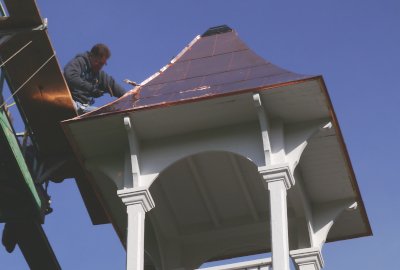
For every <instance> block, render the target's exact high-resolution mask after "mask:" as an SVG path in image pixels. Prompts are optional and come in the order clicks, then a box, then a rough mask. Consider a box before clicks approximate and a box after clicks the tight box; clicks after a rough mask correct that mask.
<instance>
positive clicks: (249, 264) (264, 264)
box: [198, 258, 272, 270]
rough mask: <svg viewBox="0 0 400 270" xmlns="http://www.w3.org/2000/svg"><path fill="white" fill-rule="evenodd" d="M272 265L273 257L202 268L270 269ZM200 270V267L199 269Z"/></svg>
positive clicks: (228, 269) (209, 269)
mask: <svg viewBox="0 0 400 270" xmlns="http://www.w3.org/2000/svg"><path fill="white" fill-rule="evenodd" d="M271 265H272V262H271V258H266V259H257V260H251V261H244V262H238V263H230V264H224V265H219V266H213V267H206V268H201V270H253V269H254V270H269V269H271V268H270V266H271ZM198 270H199V269H198Z"/></svg>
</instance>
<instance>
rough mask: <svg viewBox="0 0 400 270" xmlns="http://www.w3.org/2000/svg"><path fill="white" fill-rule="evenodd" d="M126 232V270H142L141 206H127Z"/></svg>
mask: <svg viewBox="0 0 400 270" xmlns="http://www.w3.org/2000/svg"><path fill="white" fill-rule="evenodd" d="M127 213H128V232H127V243H126V253H127V254H126V269H127V270H142V269H143V263H144V219H145V212H144V209H143V207H142V206H141V205H139V204H133V205H128V206H127Z"/></svg>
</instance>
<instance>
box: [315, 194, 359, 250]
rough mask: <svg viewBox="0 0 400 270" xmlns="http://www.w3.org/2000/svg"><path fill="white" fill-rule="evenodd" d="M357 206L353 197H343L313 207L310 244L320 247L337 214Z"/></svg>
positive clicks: (354, 208)
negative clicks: (315, 207)
mask: <svg viewBox="0 0 400 270" xmlns="http://www.w3.org/2000/svg"><path fill="white" fill-rule="evenodd" d="M357 206H358V204H357V202H356V201H355V200H354V199H344V200H339V201H335V202H331V203H327V204H325V205H322V206H319V207H318V208H317V209H313V214H312V215H313V222H312V229H313V230H312V233H313V235H312V246H314V247H318V248H322V245H323V244H324V243H325V241H326V238H327V237H328V233H329V231H330V229H331V228H332V226H333V224H334V223H335V220H336V219H337V218H338V217H339V215H340V214H341V213H343V211H346V210H348V211H354V210H356V209H357Z"/></svg>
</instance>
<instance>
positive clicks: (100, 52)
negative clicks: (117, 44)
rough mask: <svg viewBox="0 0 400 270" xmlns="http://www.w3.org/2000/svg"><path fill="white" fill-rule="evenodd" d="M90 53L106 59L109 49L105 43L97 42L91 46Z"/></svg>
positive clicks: (109, 53)
mask: <svg viewBox="0 0 400 270" xmlns="http://www.w3.org/2000/svg"><path fill="white" fill-rule="evenodd" d="M90 55H92V56H93V57H99V58H102V57H106V58H107V59H108V58H110V56H111V51H110V49H109V48H108V47H107V46H106V45H104V44H102V43H98V44H96V45H94V46H93V47H92V49H91V50H90Z"/></svg>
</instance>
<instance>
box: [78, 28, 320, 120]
mask: <svg viewBox="0 0 400 270" xmlns="http://www.w3.org/2000/svg"><path fill="white" fill-rule="evenodd" d="M210 29H211V30H213V29H219V28H216V27H214V28H210ZM210 29H209V30H208V31H207V32H206V33H210ZM229 30H230V31H229ZM213 32H214V33H213ZM206 33H205V34H206ZM205 34H203V35H202V36H197V37H196V38H195V39H194V40H193V41H192V42H191V43H190V44H189V45H188V46H187V47H185V48H184V49H183V50H182V52H181V53H179V54H178V56H176V57H175V58H174V59H173V60H172V61H171V62H170V63H169V64H168V65H167V66H165V67H164V68H162V69H161V70H160V71H159V72H157V73H156V74H154V75H153V76H151V77H150V78H149V79H147V80H146V81H144V82H143V83H142V86H141V91H140V96H139V97H138V99H137V98H135V96H134V95H133V94H131V93H128V94H126V95H124V96H123V97H121V98H120V99H118V100H116V101H115V102H112V103H110V104H108V105H106V106H103V107H101V108H100V109H98V110H96V111H94V112H91V113H88V114H85V115H83V116H81V118H87V117H92V116H99V115H103V114H110V113H117V112H122V111H130V110H136V109H142V108H146V107H153V106H157V107H158V106H160V105H171V104H175V103H180V102H185V101H189V100H196V99H202V98H207V97H208V98H209V97H214V96H215V97H216V96H220V95H228V94H231V93H236V92H243V91H252V90H257V89H262V88H266V87H270V86H273V85H279V84H282V83H288V82H294V81H298V80H303V79H307V78H311V77H313V76H305V75H300V74H295V73H292V72H289V71H287V70H284V69H282V68H280V67H278V66H275V65H273V64H271V63H269V62H267V61H265V60H264V59H263V58H261V57H259V56H258V55H257V54H255V53H254V52H253V51H252V50H250V49H249V48H248V47H247V46H246V44H245V43H244V42H243V41H242V40H241V39H240V38H239V37H238V35H237V33H236V32H235V31H234V30H232V29H230V28H227V27H226V26H224V29H223V31H214V30H213V31H211V34H207V35H205Z"/></svg>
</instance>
